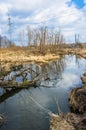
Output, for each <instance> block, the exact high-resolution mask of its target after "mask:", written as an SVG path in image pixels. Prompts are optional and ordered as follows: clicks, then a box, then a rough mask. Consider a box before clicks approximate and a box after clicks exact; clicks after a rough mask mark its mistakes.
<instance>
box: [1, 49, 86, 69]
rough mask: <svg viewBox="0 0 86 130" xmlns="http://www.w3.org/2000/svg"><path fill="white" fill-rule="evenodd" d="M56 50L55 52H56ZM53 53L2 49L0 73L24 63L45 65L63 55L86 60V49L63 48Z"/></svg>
mask: <svg viewBox="0 0 86 130" xmlns="http://www.w3.org/2000/svg"><path fill="white" fill-rule="evenodd" d="M54 50H55V51H54ZM54 50H53V51H50V50H47V52H46V53H45V54H42V53H40V52H39V51H38V50H36V51H35V50H33V49H32V50H31V49H30V48H26V47H11V48H1V49H0V61H1V64H0V71H1V70H2V69H5V70H7V71H9V70H10V68H11V67H12V66H17V65H21V64H23V63H30V62H33V63H37V64H45V63H48V62H50V61H53V60H56V59H59V58H60V57H61V56H62V55H68V54H73V55H77V56H81V57H83V58H86V49H80V48H62V49H55V48H54Z"/></svg>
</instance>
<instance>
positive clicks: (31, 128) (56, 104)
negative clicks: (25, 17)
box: [0, 55, 86, 130]
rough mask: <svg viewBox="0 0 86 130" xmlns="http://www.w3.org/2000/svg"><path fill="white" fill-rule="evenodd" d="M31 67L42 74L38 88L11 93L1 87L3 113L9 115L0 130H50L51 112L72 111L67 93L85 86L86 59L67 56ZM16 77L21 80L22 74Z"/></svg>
mask: <svg viewBox="0 0 86 130" xmlns="http://www.w3.org/2000/svg"><path fill="white" fill-rule="evenodd" d="M29 66H31V67H32V68H33V69H34V70H35V71H37V73H39V72H41V73H42V77H41V79H40V81H39V82H38V84H37V85H38V87H34V86H33V87H30V88H29V89H22V90H12V91H10V92H4V90H2V89H0V113H2V114H4V115H5V116H6V121H5V124H4V125H3V126H2V127H1V128H0V130H49V112H52V113H59V112H60V111H61V112H64V113H66V112H69V111H70V109H69V106H68V95H69V92H70V91H71V89H73V88H75V87H77V86H78V87H80V86H81V85H82V82H81V79H80V77H81V76H82V74H83V73H84V72H85V71H86V60H85V59H83V58H78V57H76V56H71V55H69V56H67V55H66V56H64V57H63V58H62V59H60V60H57V61H53V62H51V63H49V64H46V65H43V66H41V67H39V66H37V65H34V64H30V65H29ZM31 77H32V76H31V75H30V74H28V75H27V78H31ZM16 80H17V81H18V82H20V81H21V76H20V77H17V78H16Z"/></svg>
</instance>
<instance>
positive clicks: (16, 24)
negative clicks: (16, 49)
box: [0, 0, 86, 44]
mask: <svg viewBox="0 0 86 130" xmlns="http://www.w3.org/2000/svg"><path fill="white" fill-rule="evenodd" d="M8 14H9V15H10V17H11V23H12V24H11V29H12V40H13V41H15V42H17V44H19V43H18V39H19V36H20V32H21V31H23V32H24V35H27V28H28V27H31V28H37V27H40V26H43V25H44V26H48V27H50V28H55V29H57V30H60V31H61V33H62V34H63V35H64V37H65V41H66V42H67V43H70V42H75V37H74V36H75V34H79V36H80V41H81V42H86V38H85V37H86V0H17V1H16V0H0V35H2V36H7V37H9V33H8Z"/></svg>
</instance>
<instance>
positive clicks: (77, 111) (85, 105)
mask: <svg viewBox="0 0 86 130" xmlns="http://www.w3.org/2000/svg"><path fill="white" fill-rule="evenodd" d="M81 79H82V82H83V86H82V87H80V88H74V89H73V90H72V91H71V92H70V95H69V106H70V109H71V113H67V114H63V113H62V114H61V115H53V114H51V119H50V130H86V73H84V75H83V77H82V78H81Z"/></svg>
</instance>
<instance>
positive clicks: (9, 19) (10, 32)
mask: <svg viewBox="0 0 86 130" xmlns="http://www.w3.org/2000/svg"><path fill="white" fill-rule="evenodd" d="M8 32H9V40H10V45H11V42H12V23H11V17H10V15H9V14H8Z"/></svg>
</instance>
